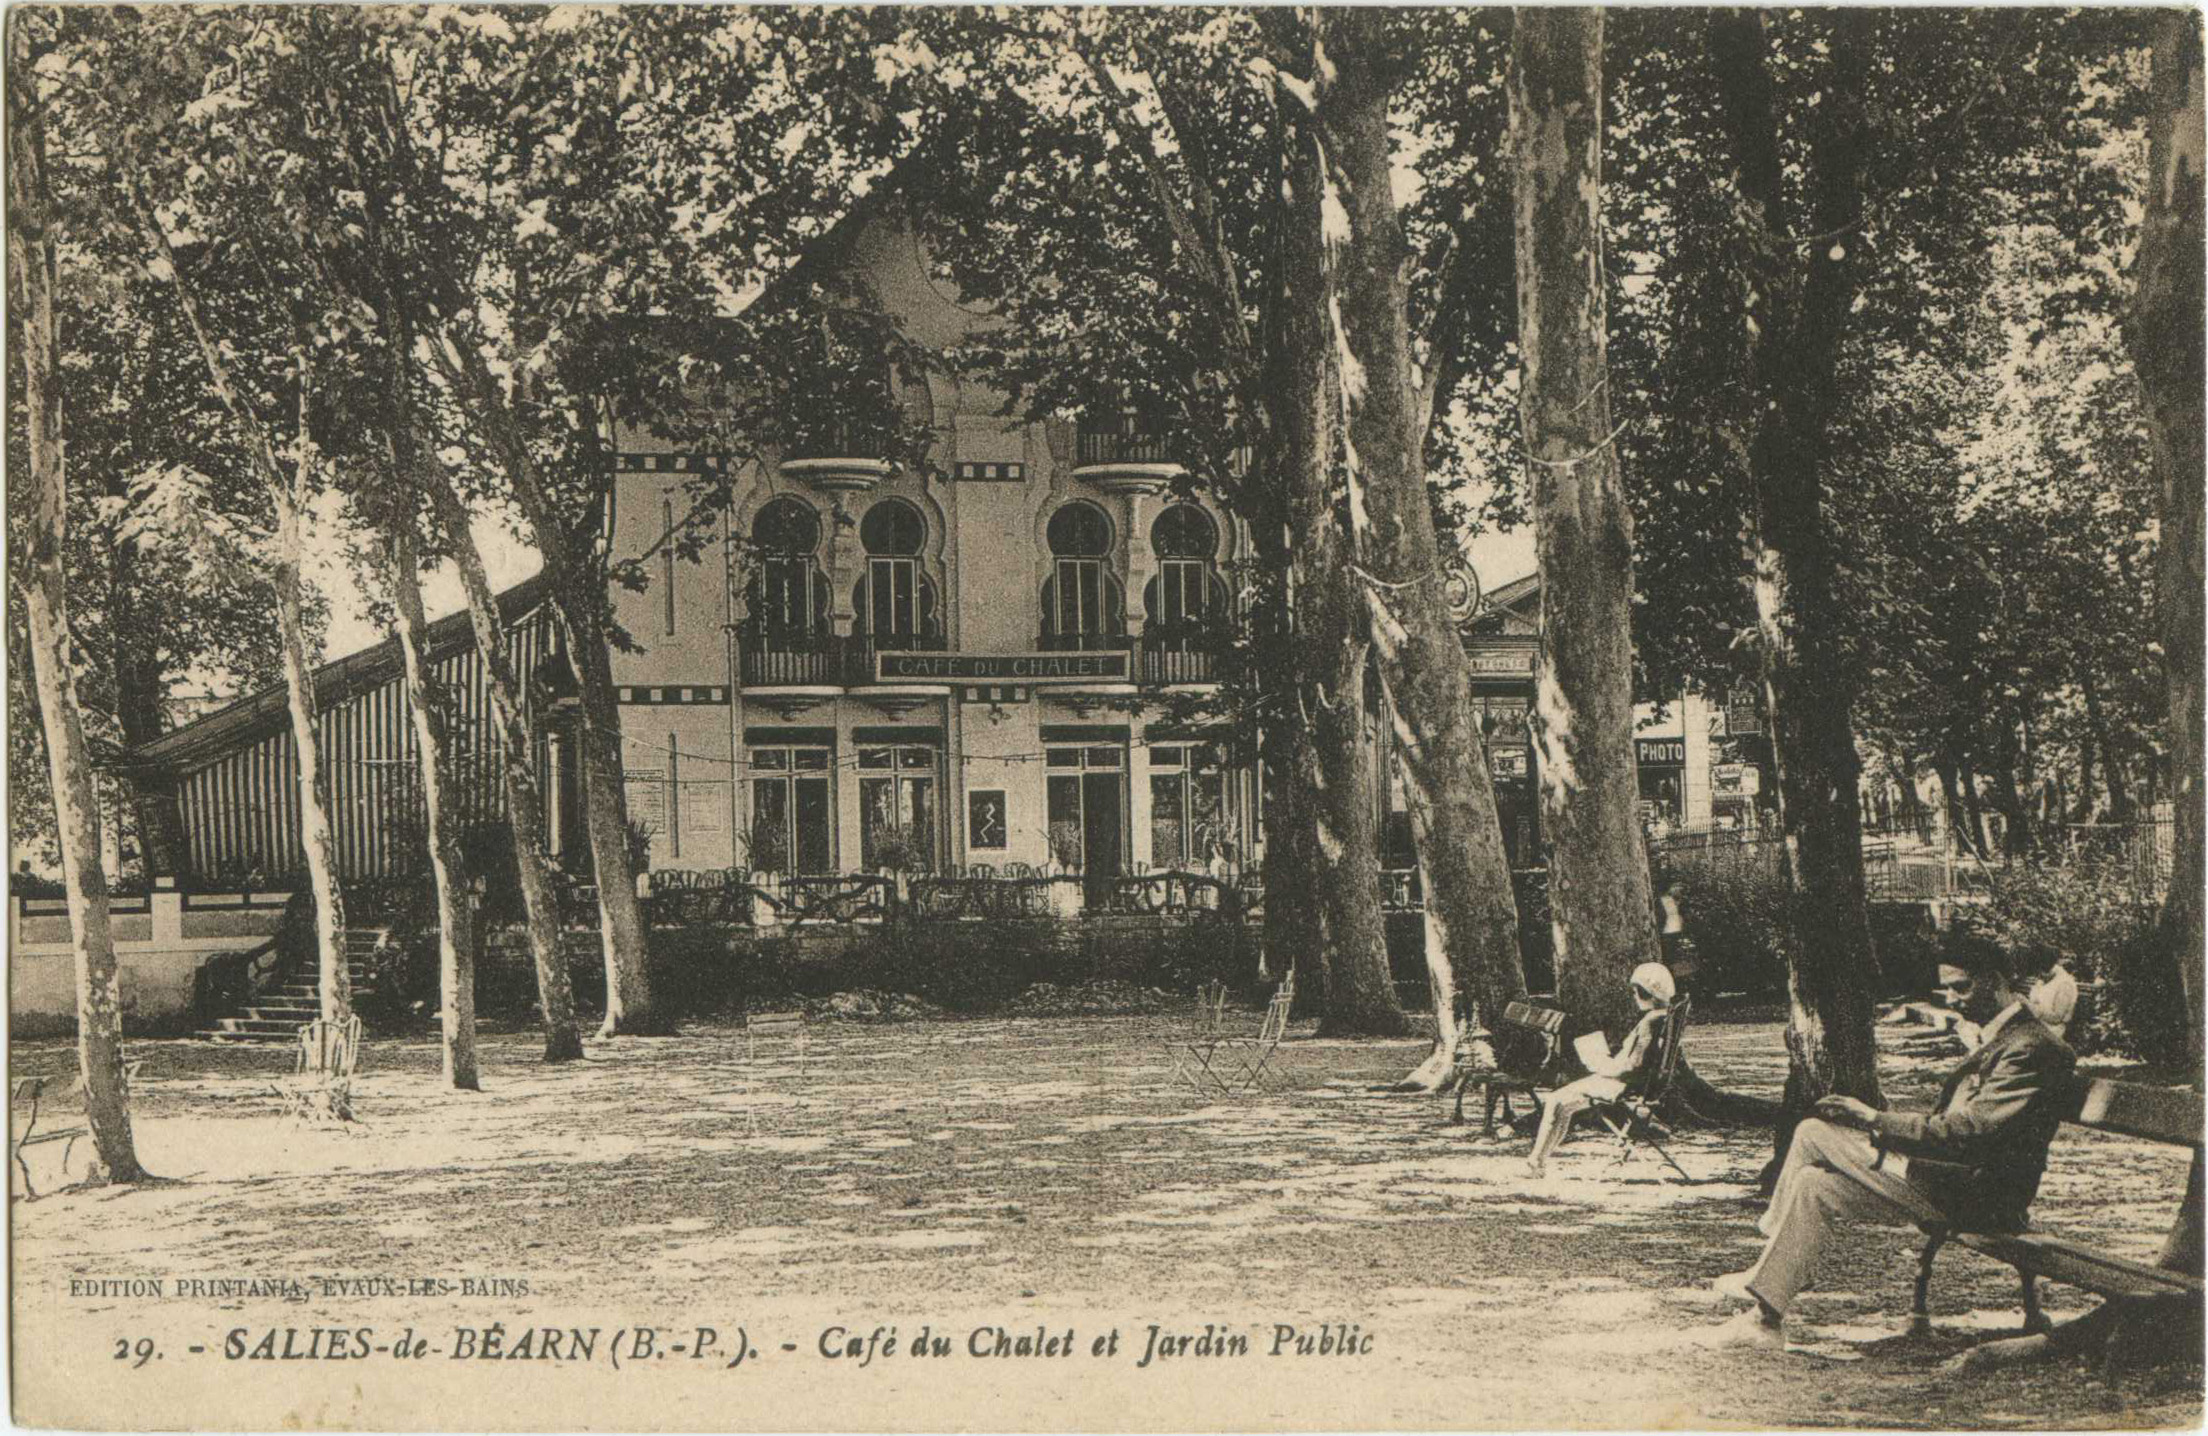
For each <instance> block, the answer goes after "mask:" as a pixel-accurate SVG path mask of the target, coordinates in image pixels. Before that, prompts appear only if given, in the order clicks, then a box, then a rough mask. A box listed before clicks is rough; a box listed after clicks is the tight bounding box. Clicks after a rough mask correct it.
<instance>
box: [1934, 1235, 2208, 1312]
mask: <svg viewBox="0 0 2208 1436" xmlns="http://www.w3.org/2000/svg"><path fill="white" fill-rule="evenodd" d="M1955 1240H1956V1241H1957V1242H1960V1243H1961V1244H1962V1245H1964V1246H1966V1247H1969V1248H1970V1249H1971V1250H1972V1251H1975V1252H1983V1253H1984V1254H1985V1255H1987V1256H1990V1257H1992V1258H1994V1259H1995V1260H1996V1261H2004V1262H2007V1263H2008V1264H2009V1265H2010V1266H2013V1267H2016V1268H2017V1269H2019V1270H2021V1271H2029V1272H2032V1273H2034V1274H2035V1275H2038V1276H2043V1277H2046V1278H2047V1279H2048V1280H2050V1281H2059V1282H2064V1283H2066V1284H2068V1285H2070V1286H2077V1287H2084V1288H2085V1289H2086V1290H2088V1291H2093V1292H2098V1293H2099V1294H2101V1295H2102V1296H2184V1295H2187V1294H2191V1295H2195V1296H2197V1295H2199V1294H2200V1292H2201V1290H2202V1287H2201V1282H2200V1280H2199V1278H2197V1277H2192V1276H2187V1275H2186V1274H2185V1273H2183V1272H2175V1271H2166V1270H2164V1269H2162V1268H2161V1267H2153V1266H2148V1265H2146V1264H2145V1263H2143V1262H2135V1261H2130V1260H2127V1259H2126V1258H2124V1257H2120V1256H2116V1255H2114V1254H2112V1253H2109V1252H2104V1251H2099V1250H2097V1249H2095V1248H2093V1247H2089V1246H2085V1245H2083V1244H2082V1243H2079V1242H2074V1241H2068V1240H2065V1239H2064V1238H2062V1237H2053V1236H2043V1235H2040V1234H2039V1233H2036V1232H2014V1233H2003V1234H1999V1235H1994V1234H1989V1233H1984V1232H1963V1233H1961V1234H1959V1235H1957V1236H1956V1238H1955Z"/></svg>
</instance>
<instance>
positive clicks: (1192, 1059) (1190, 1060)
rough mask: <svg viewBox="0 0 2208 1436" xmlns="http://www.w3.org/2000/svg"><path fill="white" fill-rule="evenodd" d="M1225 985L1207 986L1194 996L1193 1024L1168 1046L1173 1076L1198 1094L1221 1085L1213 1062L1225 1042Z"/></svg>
mask: <svg viewBox="0 0 2208 1436" xmlns="http://www.w3.org/2000/svg"><path fill="white" fill-rule="evenodd" d="M1226 1020H1227V985H1226V984H1225V983H1223V982H1207V983H1205V984H1204V985H1203V987H1201V988H1200V989H1198V991H1197V994H1196V1021H1195V1025H1194V1026H1193V1027H1191V1028H1190V1030H1189V1032H1188V1035H1186V1036H1182V1037H1176V1038H1174V1039H1172V1041H1170V1042H1169V1043H1168V1044H1167V1049H1168V1050H1169V1051H1170V1052H1171V1053H1172V1055H1173V1075H1174V1076H1175V1077H1176V1078H1178V1079H1179V1080H1181V1081H1184V1082H1186V1083H1188V1085H1189V1086H1191V1087H1194V1088H1195V1089H1196V1090H1197V1091H1198V1092H1205V1091H1209V1090H1210V1089H1211V1088H1213V1087H1217V1086H1219V1085H1220V1081H1219V1077H1218V1075H1217V1074H1216V1073H1215V1072H1214V1071H1213V1070H1212V1065H1211V1064H1212V1062H1213V1060H1214V1059H1215V1058H1216V1057H1217V1056H1218V1054H1219V1045H1220V1044H1221V1043H1223V1042H1225V1041H1226V1040H1227V1033H1226Z"/></svg>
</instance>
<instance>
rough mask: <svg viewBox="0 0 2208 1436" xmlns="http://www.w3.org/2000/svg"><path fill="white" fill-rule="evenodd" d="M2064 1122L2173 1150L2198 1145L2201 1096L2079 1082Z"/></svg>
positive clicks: (2098, 1080) (2099, 1080)
mask: <svg viewBox="0 0 2208 1436" xmlns="http://www.w3.org/2000/svg"><path fill="white" fill-rule="evenodd" d="M2063 1120H2064V1121H2066V1122H2074V1123H2076V1124H2077V1125H2079V1126H2081V1127H2091V1128H2093V1129H2094V1130H2095V1131H2099V1132H2119V1133H2122V1134H2123V1135H2124V1136H2127V1137H2144V1138H2146V1139H2147V1140H2148V1141H2150V1142H2166V1143H2168V1144H2170V1145H2171V1146H2175V1147H2198V1146H2200V1145H2201V1130H2202V1125H2203V1124H2202V1109H2201V1094H2200V1093H2199V1092H2197V1091H2195V1090H2193V1089H2192V1088H2190V1087H2148V1086H2143V1085H2141V1084H2140V1083H2137V1082H2118V1081H2114V1080H2112V1079H2110V1078H2107V1077H2093V1078H2081V1079H2079V1081H2078V1084H2077V1086H2076V1087H2075V1088H2073V1089H2072V1091H2071V1093H2070V1097H2069V1100H2068V1103H2067V1104H2066V1105H2065V1107H2064V1109H2063Z"/></svg>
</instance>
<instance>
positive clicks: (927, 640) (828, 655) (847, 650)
mask: <svg viewBox="0 0 2208 1436" xmlns="http://www.w3.org/2000/svg"><path fill="white" fill-rule="evenodd" d="M948 646H949V645H948V644H947V643H945V641H944V639H943V637H942V636H941V635H940V634H926V633H900V634H883V635H880V636H879V637H876V636H874V635H871V634H865V633H853V634H838V633H833V632H830V631H828V630H826V629H812V630H801V631H786V632H780V633H774V632H768V631H766V630H763V629H760V628H757V627H755V626H751V625H747V626H746V627H745V629H744V630H742V631H740V632H739V634H738V637H737V664H736V678H737V682H739V683H740V684H742V685H743V686H744V687H745V688H858V687H863V686H865V685H868V684H871V683H874V682H876V681H878V680H877V679H876V677H875V670H876V668H877V667H878V666H879V665H878V664H877V663H876V661H875V655H877V654H880V653H915V652H918V653H940V652H942V651H944V650H945V649H946V648H947V647H948Z"/></svg>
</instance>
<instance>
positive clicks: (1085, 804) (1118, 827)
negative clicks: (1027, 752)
mask: <svg viewBox="0 0 2208 1436" xmlns="http://www.w3.org/2000/svg"><path fill="white" fill-rule="evenodd" d="M1043 766H1044V767H1045V768H1047V769H1048V770H1049V794H1048V796H1049V822H1050V855H1051V857H1052V858H1053V859H1054V860H1055V861H1057V862H1059V863H1062V864H1065V865H1066V866H1069V867H1077V868H1079V869H1080V870H1081V871H1082V872H1083V873H1084V874H1086V875H1087V876H1088V877H1089V878H1090V879H1091V880H1092V881H1093V880H1095V879H1098V878H1110V877H1117V876H1118V875H1119V874H1120V873H1121V872H1123V871H1124V870H1125V860H1124V851H1125V837H1124V834H1125V831H1126V821H1125V816H1126V811H1127V751H1126V749H1124V748H1120V747H1116V746H1113V747H1103V746H1098V747H1081V748H1046V749H1044V750H1043Z"/></svg>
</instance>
